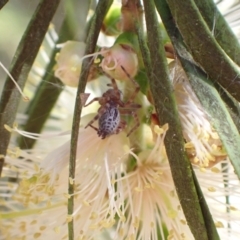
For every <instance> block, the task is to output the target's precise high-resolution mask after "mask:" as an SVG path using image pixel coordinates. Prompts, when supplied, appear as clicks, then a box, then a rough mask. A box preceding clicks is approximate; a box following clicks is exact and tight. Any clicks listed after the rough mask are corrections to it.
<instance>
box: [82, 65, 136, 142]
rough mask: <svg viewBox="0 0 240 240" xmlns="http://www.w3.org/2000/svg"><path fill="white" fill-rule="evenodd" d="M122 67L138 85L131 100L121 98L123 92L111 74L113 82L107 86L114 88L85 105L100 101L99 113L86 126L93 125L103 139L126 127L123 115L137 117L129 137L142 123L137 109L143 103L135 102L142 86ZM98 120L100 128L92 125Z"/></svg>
mask: <svg viewBox="0 0 240 240" xmlns="http://www.w3.org/2000/svg"><path fill="white" fill-rule="evenodd" d="M121 68H122V70H123V71H124V72H125V73H126V75H127V76H128V78H129V79H130V80H131V81H132V82H133V84H134V85H135V86H136V88H135V91H134V92H133V93H132V95H131V97H130V98H129V100H128V101H127V102H123V101H122V100H121V95H122V93H121V91H120V90H119V89H118V86H117V83H116V80H115V79H114V78H111V77H110V76H109V78H111V83H110V84H107V86H108V87H112V88H111V89H109V90H107V91H106V92H105V93H104V94H103V95H102V97H96V98H94V99H92V100H91V101H90V102H89V103H88V104H86V105H85V107H87V106H88V105H90V104H91V103H93V102H94V101H98V102H99V104H100V108H99V109H98V114H97V115H96V116H95V117H94V118H93V119H92V120H91V121H90V122H89V123H88V124H87V125H86V127H85V128H87V127H88V126H90V127H92V128H93V129H95V130H96V131H97V133H98V136H99V137H101V138H102V139H104V138H106V137H107V136H109V135H112V134H118V133H119V132H120V131H122V130H123V129H124V128H125V127H126V125H127V123H126V121H124V120H122V119H121V115H132V116H133V117H134V119H135V125H134V126H133V127H132V128H131V129H130V131H129V132H128V133H127V137H128V136H129V135H130V134H131V133H132V132H133V131H135V130H136V129H137V128H138V126H139V125H140V122H139V119H138V116H137V113H136V111H137V109H139V108H141V105H140V104H137V103H134V102H133V101H134V99H135V97H136V96H137V94H138V92H139V90H140V87H139V85H138V83H137V82H136V81H135V80H134V79H132V78H131V77H130V75H129V74H128V73H127V72H126V70H125V69H124V68H123V67H122V66H121ZM96 120H98V128H96V127H94V126H93V125H92V124H93V123H94V122H95V121H96Z"/></svg>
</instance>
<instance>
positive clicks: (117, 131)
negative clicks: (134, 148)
mask: <svg viewBox="0 0 240 240" xmlns="http://www.w3.org/2000/svg"><path fill="white" fill-rule="evenodd" d="M126 125H127V122H126V121H124V120H121V122H120V123H119V125H118V128H117V130H116V134H118V133H120V132H121V131H122V130H123V129H124V128H125V127H126Z"/></svg>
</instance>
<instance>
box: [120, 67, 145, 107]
mask: <svg viewBox="0 0 240 240" xmlns="http://www.w3.org/2000/svg"><path fill="white" fill-rule="evenodd" d="M121 68H122V70H123V71H124V72H125V74H126V75H127V76H128V78H129V79H130V80H131V81H132V83H133V84H134V85H135V86H136V88H135V91H134V92H133V94H132V96H131V97H130V98H129V100H128V101H127V102H126V103H125V104H129V103H132V102H133V100H134V98H135V97H136V96H137V94H138V92H139V91H140V86H139V85H138V83H137V82H136V81H135V80H134V79H133V78H132V77H131V76H130V75H129V73H128V72H127V71H126V69H125V68H124V67H123V66H121Z"/></svg>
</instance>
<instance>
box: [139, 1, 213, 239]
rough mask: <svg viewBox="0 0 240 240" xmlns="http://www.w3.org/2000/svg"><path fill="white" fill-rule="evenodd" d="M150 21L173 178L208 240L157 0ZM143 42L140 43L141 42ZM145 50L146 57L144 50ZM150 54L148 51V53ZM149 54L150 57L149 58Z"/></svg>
mask: <svg viewBox="0 0 240 240" xmlns="http://www.w3.org/2000/svg"><path fill="white" fill-rule="evenodd" d="M143 2H144V7H145V17H146V24H147V35H148V47H149V50H150V57H151V62H149V63H148V64H147V65H146V66H145V67H146V68H150V69H148V70H147V71H148V74H150V75H149V79H150V88H151V92H152V95H153V99H154V102H155V107H156V111H157V116H158V119H159V121H160V123H161V125H163V124H165V123H168V124H169V130H168V131H167V134H166V137H165V147H166V151H167V155H168V159H169V164H170V167H171V172H172V177H173V181H174V184H175V187H176V191H177V194H178V197H179V199H180V203H181V206H182V208H183V211H184V214H185V217H186V219H187V222H188V225H189V227H190V229H191V231H192V233H193V235H194V237H195V239H197V240H204V239H206V240H208V236H207V230H206V226H205V223H204V218H203V216H202V211H201V206H200V204H199V198H198V194H197V191H196V189H195V184H194V179H193V172H192V169H191V165H190V162H189V160H188V158H187V156H186V153H185V150H184V139H183V136H182V128H181V122H180V119H179V115H178V110H177V105H176V100H175V97H174V91H173V88H172V85H171V83H170V79H169V75H168V68H167V62H166V58H165V51H164V47H163V43H162V41H161V36H160V32H159V23H158V21H157V17H156V12H155V5H154V2H153V0H144V1H143ZM141 42H142V41H141ZM141 42H140V43H141ZM146 51H147V50H146V49H145V50H144V51H143V58H145V56H144V52H146ZM147 56H148V54H147ZM148 58H149V57H147V59H148Z"/></svg>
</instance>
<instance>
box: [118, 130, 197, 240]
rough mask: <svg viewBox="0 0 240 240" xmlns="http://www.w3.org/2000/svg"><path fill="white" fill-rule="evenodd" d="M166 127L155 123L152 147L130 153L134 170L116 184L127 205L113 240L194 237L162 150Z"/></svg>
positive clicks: (163, 149) (163, 148)
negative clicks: (155, 135) (154, 137)
mask: <svg viewBox="0 0 240 240" xmlns="http://www.w3.org/2000/svg"><path fill="white" fill-rule="evenodd" d="M167 128H168V126H167V125H165V126H163V128H159V127H158V126H155V133H156V134H157V139H156V142H155V143H154V147H153V149H149V150H144V151H142V152H140V153H139V154H138V155H136V154H134V153H133V152H132V156H133V157H134V159H135V161H136V166H135V167H134V170H133V171H131V172H128V173H126V174H125V176H124V177H123V178H121V179H118V182H117V186H122V187H123V190H124V191H123V194H124V197H125V201H126V204H125V205H124V208H123V209H122V211H123V212H124V213H125V214H124V215H123V216H122V217H121V218H120V221H119V222H118V225H117V233H116V234H115V239H129V240H132V239H134V240H135V239H137V240H148V239H152V240H154V239H156V240H157V239H169V240H170V239H179V240H180V239H193V237H192V234H191V232H190V229H189V227H188V225H187V224H186V220H185V217H184V214H183V212H182V211H181V207H180V202H179V200H178V198H177V196H176V193H175V189H174V184H173V180H172V176H171V171H170V167H169V164H168V159H167V155H166V153H165V147H164V137H165V134H166V131H167ZM164 228H167V230H168V233H167V234H166V232H165V230H164ZM166 235H167V236H166Z"/></svg>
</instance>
